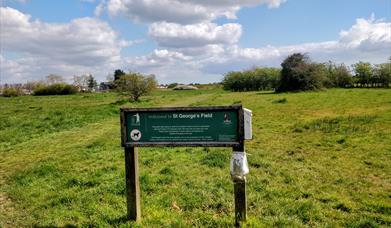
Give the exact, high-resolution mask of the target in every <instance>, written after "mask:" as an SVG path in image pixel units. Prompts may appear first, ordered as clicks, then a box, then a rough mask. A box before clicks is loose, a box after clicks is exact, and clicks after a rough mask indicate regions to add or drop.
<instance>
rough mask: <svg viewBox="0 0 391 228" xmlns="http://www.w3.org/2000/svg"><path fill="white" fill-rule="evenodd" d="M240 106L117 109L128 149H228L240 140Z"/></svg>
mask: <svg viewBox="0 0 391 228" xmlns="http://www.w3.org/2000/svg"><path fill="white" fill-rule="evenodd" d="M240 111H242V107H241V106H223V107H222V106H219V107H193V108H191V107H185V108H151V109H121V116H122V118H123V120H122V121H123V122H124V123H123V128H124V129H123V130H122V131H123V132H122V134H125V136H123V141H124V142H123V143H124V144H125V145H130V146H132V145H133V146H148V145H150V146H154V145H178V146H180V145H184V146H189V145H190V146H191V145H215V146H224V145H226V146H232V145H235V144H236V143H238V142H239V141H240V139H241V138H242V136H241V133H240V132H242V131H240V129H241V124H242V123H241V121H240V118H239V116H241V114H240Z"/></svg>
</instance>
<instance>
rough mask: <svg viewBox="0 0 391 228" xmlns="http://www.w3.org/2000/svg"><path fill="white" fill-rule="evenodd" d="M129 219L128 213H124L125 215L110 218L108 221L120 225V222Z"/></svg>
mask: <svg viewBox="0 0 391 228" xmlns="http://www.w3.org/2000/svg"><path fill="white" fill-rule="evenodd" d="M129 221H130V220H129V219H128V217H127V216H126V215H123V216H120V217H117V218H114V219H110V220H108V221H107V222H108V223H109V224H110V225H119V224H124V223H127V222H129Z"/></svg>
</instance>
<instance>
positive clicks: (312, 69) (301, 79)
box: [276, 53, 326, 92]
mask: <svg viewBox="0 0 391 228" xmlns="http://www.w3.org/2000/svg"><path fill="white" fill-rule="evenodd" d="M281 66H282V70H281V77H280V80H279V85H278V87H277V89H276V92H288V91H306V90H316V89H320V88H322V87H323V84H324V82H325V79H326V77H325V76H326V75H325V67H324V65H323V64H319V63H312V62H311V61H310V59H309V57H308V56H307V55H305V54H301V53H295V54H292V55H290V56H288V57H287V58H286V59H285V60H284V61H283V62H282V63H281Z"/></svg>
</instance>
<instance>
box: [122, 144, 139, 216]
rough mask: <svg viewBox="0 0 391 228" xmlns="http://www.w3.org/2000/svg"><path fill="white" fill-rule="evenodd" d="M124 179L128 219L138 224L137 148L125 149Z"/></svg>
mask: <svg viewBox="0 0 391 228" xmlns="http://www.w3.org/2000/svg"><path fill="white" fill-rule="evenodd" d="M125 178H126V200H127V202H126V205H127V209H128V219H130V220H133V221H136V222H138V221H140V220H141V205H140V183H139V174H138V149H137V147H125Z"/></svg>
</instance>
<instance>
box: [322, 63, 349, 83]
mask: <svg viewBox="0 0 391 228" xmlns="http://www.w3.org/2000/svg"><path fill="white" fill-rule="evenodd" d="M326 68H327V69H326V75H327V79H326V81H325V84H324V85H325V86H326V87H328V88H332V87H339V88H349V87H352V86H353V84H354V83H353V82H354V81H353V75H352V74H351V73H350V72H349V68H348V67H347V66H345V65H344V64H340V65H336V64H333V63H331V62H329V63H328V64H326Z"/></svg>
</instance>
